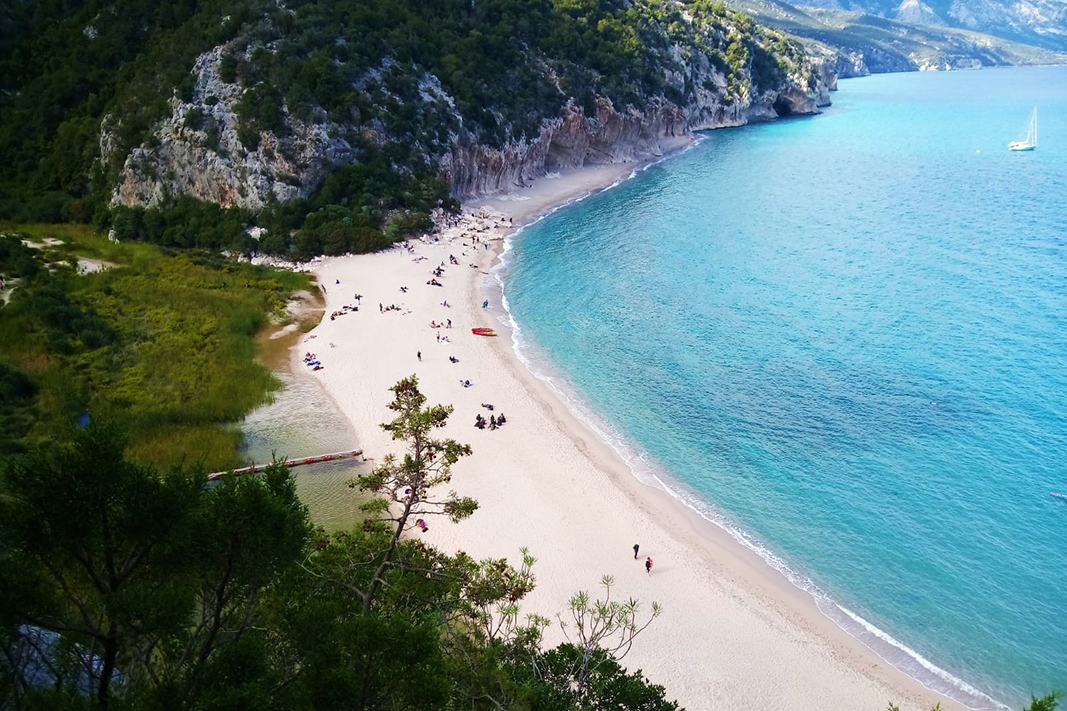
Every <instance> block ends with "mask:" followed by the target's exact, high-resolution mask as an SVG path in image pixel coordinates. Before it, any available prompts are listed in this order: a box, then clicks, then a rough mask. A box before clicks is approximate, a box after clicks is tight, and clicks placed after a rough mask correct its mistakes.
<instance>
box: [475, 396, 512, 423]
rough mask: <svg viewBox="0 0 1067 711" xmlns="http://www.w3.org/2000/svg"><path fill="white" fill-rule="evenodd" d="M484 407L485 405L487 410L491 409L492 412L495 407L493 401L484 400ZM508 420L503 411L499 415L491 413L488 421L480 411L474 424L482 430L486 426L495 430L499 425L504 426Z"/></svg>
mask: <svg viewBox="0 0 1067 711" xmlns="http://www.w3.org/2000/svg"><path fill="white" fill-rule="evenodd" d="M482 407H484V408H485V409H486V410H489V411H490V412H492V411H493V410H494V409H495V408H494V406H493V403H491V402H483V403H482ZM507 421H508V419H507V418H506V417H504V413H503V412H501V413H500V414H499V415H489V420H488V421H487V420H486V419H485V418H484V417H482V413H480V412H479V413H478V414H477V416H475V418H474V426H475V427H477V428H478V429H480V430H484V429H485V428H486V427H488V428H489V429H491V430H495V429H497V428H498V427H503V426H504V423H505V422H507Z"/></svg>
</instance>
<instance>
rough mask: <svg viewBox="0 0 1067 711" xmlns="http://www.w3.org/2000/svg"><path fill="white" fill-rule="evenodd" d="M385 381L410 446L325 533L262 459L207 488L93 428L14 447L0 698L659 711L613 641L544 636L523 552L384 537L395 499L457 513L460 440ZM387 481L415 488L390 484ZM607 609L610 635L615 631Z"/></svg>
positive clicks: (276, 709) (34, 705)
mask: <svg viewBox="0 0 1067 711" xmlns="http://www.w3.org/2000/svg"><path fill="white" fill-rule="evenodd" d="M393 393H394V401H393V404H392V407H393V409H394V411H395V412H396V413H397V417H396V418H395V419H394V420H393V421H392V422H390V423H387V425H386V426H387V427H388V428H389V429H390V431H392V432H393V433H394V434H395V435H396V436H397V437H398V438H399V439H402V440H403V441H405V442H407V443H408V449H407V452H406V453H405V456H404V457H403V458H402V459H400V458H398V459H394V460H392V462H391V463H390V464H388V465H387V464H386V463H384V462H383V465H382V466H381V467H379V468H378V470H376V473H374V474H372V475H368V477H367V478H363V479H361V482H362V483H363V484H364V485H365V486H368V487H369V488H368V490H369V491H374V492H379V493H382V494H383V495H385V496H386V497H388V498H387V499H386V500H387V501H391V502H392V505H390V506H388V507H381V506H372V507H370V508H373V509H375V510H376V511H378V512H379V513H381V514H382V516H381V518H380V519H378V520H376V521H370V522H368V525H366V526H362V527H360V528H358V529H356V530H353V531H350V532H348V533H340V534H335V535H334V536H332V537H326V536H325V534H323V533H322V532H321V531H315V530H313V529H312V528H311V526H310V525H309V523H308V516H307V511H306V509H305V508H304V506H303V505H301V503H300V502H299V500H298V499H297V497H296V490H295V486H294V482H293V479H292V476H291V475H290V474H289V472H288V470H287V469H286V468H285V467H284V466H283V465H280V464H275V465H273V466H271V467H269V468H268V469H267V470H266V471H265V472H264V473H263V474H262V475H261V476H235V475H229V476H225V477H223V478H221V479H220V480H218V481H217V482H213V483H211V484H208V482H207V481H206V478H205V476H204V474H203V473H202V472H198V471H193V470H180V469H177V470H174V471H172V472H170V473H168V474H166V475H160V474H159V473H158V472H157V471H156V470H155V469H154V468H152V467H149V466H145V465H141V464H137V463H135V462H133V461H131V460H130V459H129V458H128V457H127V456H126V454H125V452H124V446H125V444H124V439H123V436H122V434H121V430H120V429H119V428H117V427H115V426H114V425H110V424H108V425H99V424H97V425H92V426H90V427H89V428H87V429H84V430H80V431H79V432H77V433H76V434H75V436H74V439H73V441H72V442H71V444H70V445H68V446H63V447H48V448H34V449H33V450H31V451H30V452H29V453H27V454H25V455H20V456H18V457H15V458H13V459H10V460H9V461H8V462H7V465H6V467H5V469H4V470H3V478H2V479H0V481H2V486H3V489H2V492H0V493H2V496H0V707H3V708H5V709H8V708H10V709H38V708H50V709H72V710H73V709H105V708H111V709H138V710H144V711H157V710H158V711H176V710H185V709H189V710H201V709H202V710H205V711H206V710H208V709H220V710H221V709H227V710H229V709H248V710H249V711H251V710H252V709H255V710H256V711H282V710H285V711H294V710H295V711H313V710H314V711H329V710H330V709H337V710H338V711H341V710H342V709H343V710H345V711H348V710H351V709H356V710H364V709H413V708H457V709H458V708H463V709H498V708H509V709H529V710H530V711H535V710H538V711H550V710H551V711H555V710H559V711H562V710H563V709H571V708H588V709H620V708H632V709H648V710H649V711H661V710H662V711H671V710H673V709H676V708H677V705H676V704H673V703H670V702H668V701H666V700H665V694H664V690H663V688H662V687H659V686H655V685H652V684H650V683H649V682H648V681H647V680H646V679H645V678H644V677H643V676H642V675H641V674H640V673H639V672H638V673H629V672H627V671H626V670H625V669H623V668H622V667H621V666H620V665H619V664H618V662H617V661H616V660H615V658H614V657H613V654H614V653H615V651H617V650H614V649H613V648H612V646H611V645H610V644H609V645H608V646H607V647H606V648H600V649H596V648H592V647H582V648H579V647H577V646H575V645H569V644H568V645H564V646H561V647H559V648H556V649H553V650H546V649H544V648H543V646H542V631H543V630H544V628H545V627H546V626H547V625H548V624H549V621H548V620H547V619H546V618H543V617H539V616H536V615H526V616H523V614H522V612H521V604H522V601H523V599H524V598H525V597H526V596H527V595H528V594H529V593H530V592H531V591H532V590H533V588H534V584H535V579H534V575H533V566H534V563H535V561H534V559H533V557H532V556H531V555H530V554H529V553H528V552H527V551H523V557H522V560H521V563H520V565H519V566H518V567H514V566H512V565H511V564H510V563H509V562H508V561H506V560H502V559H500V560H483V561H477V560H474V559H472V558H471V557H469V556H467V555H466V554H463V553H458V554H456V555H454V556H449V555H445V554H443V553H441V552H439V551H437V550H435V549H434V548H432V547H430V546H428V545H425V544H424V543H423V539H422V538H421V537H419V536H418V535H417V534H414V535H411V536H406V535H403V536H398V535H397V531H398V530H399V531H402V532H403V531H408V530H410V529H409V527H408V526H407V525H406V523H405V521H406V520H407V519H406V518H405V515H408V516H410V515H412V514H413V512H414V513H417V514H418V515H422V516H426V515H432V514H433V513H440V514H443V515H446V516H448V517H450V518H453V519H460V518H463V517H464V516H465V515H467V514H469V513H470V512H471V511H473V510H474V509H473V502H471V501H470V500H466V499H461V498H459V497H456V496H453V495H448V496H446V497H445V498H443V499H440V500H438V499H435V498H434V497H433V495H432V492H433V490H434V488H435V487H438V486H441V485H444V484H447V483H448V476H449V474H448V471H449V468H450V467H451V466H452V465H453V464H456V463H457V462H458V461H459V458H460V456H463V455H465V454H466V453H469V450H467V448H466V447H465V445H459V444H457V443H455V442H453V441H451V440H442V439H437V438H435V437H434V436H433V431H434V430H436V429H439V428H440V427H441V426H442V425H443V424H444V422H445V420H446V419H447V416H448V412H449V408H446V407H443V406H440V405H438V406H433V407H425V398H424V397H423V396H422V395H421V394H420V393H419V392H418V388H417V383H416V382H415V381H414V379H413V378H412V379H405V380H403V381H401V382H400V383H398V384H397V386H396V387H395V388H394V389H393ZM405 482H406V483H410V484H414V485H416V486H419V487H420V488H419V491H420V492H423V493H424V495H420V496H418V497H417V500H416V497H412V496H406V497H405V496H404V495H403V494H402V493H401V490H400V489H399V488H397V487H400V486H402V485H403V484H404V483H405ZM394 494H396V495H395V496H394ZM368 593H370V594H368ZM613 609H614V608H613ZM620 609H621V614H617V612H612V613H611V617H612V619H613V622H612V623H610V625H609V626H610V627H612V628H613V629H623V628H629V627H630V624H629V623H628V622H626V619H628V617H627V614H628V613H627V612H626V609H630V608H629V607H627V606H624V609H622V608H620ZM595 614H599V612H597V613H595ZM608 636H610V635H603V636H601V637H599V639H602V640H606V639H607V637H608ZM42 640H48V641H49V642H48V643H43V642H42ZM42 665H43V667H42ZM42 669H43V671H42Z"/></svg>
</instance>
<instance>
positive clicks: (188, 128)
mask: <svg viewBox="0 0 1067 711" xmlns="http://www.w3.org/2000/svg"><path fill="white" fill-rule="evenodd" d="M222 52H223V48H222V47H216V48H215V49H214V50H212V51H211V52H208V53H206V54H204V55H201V56H200V57H199V58H198V59H197V61H196V65H195V66H194V68H193V76H194V78H195V88H194V90H193V98H192V101H190V102H188V103H186V102H183V101H180V100H179V99H177V98H175V99H172V100H171V107H172V110H173V113H172V114H171V116H170V117H169V118H168V119H167V120H165V121H163V122H162V123H161V124H160V125H159V127H158V128H157V129H156V131H155V134H154V138H155V140H154V141H153V144H154V145H146V146H141V147H140V148H136V149H134V150H133V151H132V152H131V153H130V154H129V156H127V158H126V161H125V163H124V165H123V168H122V172H121V176H120V182H119V184H118V186H117V187H116V188H115V191H114V195H113V198H112V204H116V205H118V204H121V205H128V206H132V205H143V206H148V205H155V204H158V203H159V202H160V201H161V200H162V199H163V198H164V197H165V196H167V195H175V196H176V195H186V194H187V195H191V196H193V197H195V198H197V199H200V200H204V201H207V202H214V203H217V204H219V205H221V206H223V207H234V206H239V207H247V208H252V209H257V208H260V207H263V205H265V204H266V203H267V202H268V201H269V200H271V199H277V200H278V201H285V200H290V199H292V198H295V197H303V196H306V195H307V193H308V191H309V189H311V188H312V187H314V186H316V185H318V184H319V183H321V182H322V180H323V179H324V178H325V177H326V174H327V173H328V172H329V171H330V168H331V167H333V166H334V165H338V164H341V163H344V162H346V161H349V160H351V159H352V157H353V151H352V148H351V146H350V145H349V144H348V143H347V142H345V141H344V140H343V139H341V138H337V137H335V135H336V134H335V133H331V131H330V128H331V127H330V126H328V125H326V124H313V123H308V122H304V121H297V120H294V119H291V118H289V119H287V121H286V125H287V127H288V131H287V132H286V135H285V136H284V137H278V136H276V135H274V134H273V133H270V132H266V133H264V134H263V135H262V137H261V140H260V143H259V145H258V146H257V147H256V148H255V149H252V150H249V149H248V148H247V147H246V146H244V145H243V144H242V143H241V141H240V139H239V138H238V132H237V118H236V115H235V107H236V104H237V102H238V100H239V99H240V96H241V87H240V85H239V84H228V83H226V82H224V81H222V80H221V79H220V78H219V62H220V59H221V56H222ZM193 117H198V118H197V120H195V121H193ZM108 123H109V122H108V120H105V122H104V126H103V127H102V130H101V138H100V148H101V155H102V157H103V158H104V161H105V162H107V161H108V160H109V158H110V155H109V152H110V146H111V145H112V140H111V131H110V127H109V125H108Z"/></svg>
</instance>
